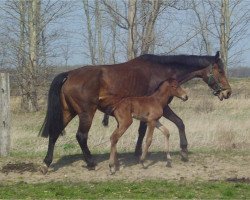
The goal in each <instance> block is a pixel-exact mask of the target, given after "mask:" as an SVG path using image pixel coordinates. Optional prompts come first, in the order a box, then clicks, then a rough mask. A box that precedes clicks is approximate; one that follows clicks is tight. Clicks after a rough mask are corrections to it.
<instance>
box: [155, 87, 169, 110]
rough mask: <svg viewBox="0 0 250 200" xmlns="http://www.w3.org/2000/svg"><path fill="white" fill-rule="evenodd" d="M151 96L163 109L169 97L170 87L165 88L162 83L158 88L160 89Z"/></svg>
mask: <svg viewBox="0 0 250 200" xmlns="http://www.w3.org/2000/svg"><path fill="white" fill-rule="evenodd" d="M152 96H153V97H154V98H155V99H157V101H158V102H159V103H160V104H161V106H162V107H165V106H166V105H167V102H168V100H169V98H170V97H171V92H170V86H165V85H164V83H163V85H162V86H160V88H159V89H158V90H157V91H156V92H155V93H154V94H153V95H152Z"/></svg>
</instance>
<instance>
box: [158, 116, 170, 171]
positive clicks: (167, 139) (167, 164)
mask: <svg viewBox="0 0 250 200" xmlns="http://www.w3.org/2000/svg"><path fill="white" fill-rule="evenodd" d="M156 128H157V129H159V130H160V131H161V132H162V133H163V134H164V136H165V137H166V155H167V163H166V166H167V167H171V162H172V158H171V156H170V150H169V149H170V145H169V136H170V133H169V130H168V129H167V128H166V127H165V126H163V125H162V124H161V122H159V120H158V121H157V123H156Z"/></svg>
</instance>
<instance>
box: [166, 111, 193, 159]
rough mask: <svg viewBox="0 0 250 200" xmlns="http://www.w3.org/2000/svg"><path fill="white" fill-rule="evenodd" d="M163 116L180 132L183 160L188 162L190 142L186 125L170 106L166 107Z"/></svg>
mask: <svg viewBox="0 0 250 200" xmlns="http://www.w3.org/2000/svg"><path fill="white" fill-rule="evenodd" d="M163 116H164V117H165V118H167V119H168V120H170V121H171V122H173V123H174V124H175V125H176V126H177V128H178V130H179V136H180V147H181V160H182V161H185V162H186V161H188V149H187V146H188V142H187V138H186V133H185V125H184V123H183V121H182V119H181V118H180V117H178V116H177V115H176V114H175V113H174V112H173V111H172V110H171V109H170V107H169V106H166V107H165V108H164V110H163Z"/></svg>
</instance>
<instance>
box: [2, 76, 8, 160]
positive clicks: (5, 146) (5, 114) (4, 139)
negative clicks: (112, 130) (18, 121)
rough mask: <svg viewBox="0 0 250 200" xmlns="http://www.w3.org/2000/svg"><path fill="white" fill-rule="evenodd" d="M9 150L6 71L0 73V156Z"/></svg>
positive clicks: (6, 153)
mask: <svg viewBox="0 0 250 200" xmlns="http://www.w3.org/2000/svg"><path fill="white" fill-rule="evenodd" d="M9 150H10V82H9V74H8V73H0V156H7V155H8V153H9Z"/></svg>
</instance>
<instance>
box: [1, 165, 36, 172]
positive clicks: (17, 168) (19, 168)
mask: <svg viewBox="0 0 250 200" xmlns="http://www.w3.org/2000/svg"><path fill="white" fill-rule="evenodd" d="M1 172H2V173H6V174H8V173H10V172H15V173H19V174H23V173H24V172H38V165H35V164H34V163H8V164H6V165H4V166H3V167H2V169H1Z"/></svg>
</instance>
